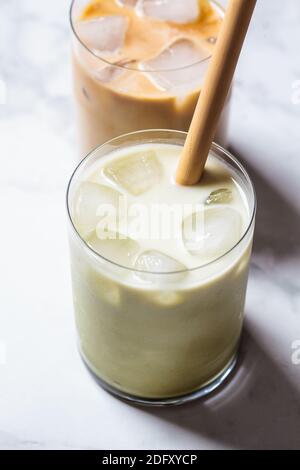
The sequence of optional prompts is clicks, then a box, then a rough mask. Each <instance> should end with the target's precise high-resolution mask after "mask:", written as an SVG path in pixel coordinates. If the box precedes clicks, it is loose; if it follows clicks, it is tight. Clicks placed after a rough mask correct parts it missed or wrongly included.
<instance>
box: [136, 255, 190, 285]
mask: <svg viewBox="0 0 300 470" xmlns="http://www.w3.org/2000/svg"><path fill="white" fill-rule="evenodd" d="M134 267H135V269H136V270H137V272H136V275H137V276H138V277H139V278H140V279H142V280H144V281H152V280H153V273H154V274H157V275H158V274H162V275H163V276H164V277H165V274H167V273H172V274H171V275H170V277H169V279H168V278H167V277H165V280H173V279H175V277H174V276H176V280H180V279H182V277H184V276H185V272H181V271H184V270H186V267H185V266H184V265H183V264H182V263H180V262H179V261H177V260H176V259H174V258H171V257H170V256H168V255H165V254H164V253H161V252H159V251H156V250H149V251H145V252H144V253H142V254H141V255H140V256H139V257H138V259H137V260H136V263H135V266H134ZM147 272H149V274H148V273H147ZM177 272H178V274H176V275H175V273H177ZM150 273H152V274H150ZM161 280H163V279H161Z"/></svg>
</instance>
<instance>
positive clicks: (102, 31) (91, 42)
mask: <svg viewBox="0 0 300 470" xmlns="http://www.w3.org/2000/svg"><path fill="white" fill-rule="evenodd" d="M127 29H128V18H126V17H125V16H121V15H119V16H118V15H115V16H103V17H100V18H96V19H93V20H85V21H80V22H78V23H77V27H76V30H77V34H78V35H79V37H80V39H81V40H82V41H83V42H84V43H85V44H86V45H87V46H88V47H89V48H90V49H91V50H92V51H93V52H94V53H95V54H97V53H98V54H101V55H105V54H110V55H112V54H115V53H117V52H119V51H120V50H121V49H122V47H123V45H124V42H125V37H126V32H127Z"/></svg>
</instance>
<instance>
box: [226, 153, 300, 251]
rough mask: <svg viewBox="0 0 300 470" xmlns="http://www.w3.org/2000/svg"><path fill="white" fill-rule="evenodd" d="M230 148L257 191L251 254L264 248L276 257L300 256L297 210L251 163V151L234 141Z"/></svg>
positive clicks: (299, 223)
mask: <svg viewBox="0 0 300 470" xmlns="http://www.w3.org/2000/svg"><path fill="white" fill-rule="evenodd" d="M229 150H230V152H232V153H233V155H238V156H239V158H240V160H241V161H242V162H243V164H245V166H246V168H247V170H248V172H249V174H250V176H251V178H252V180H253V182H254V185H255V189H256V193H257V199H258V209H257V217H256V229H255V242H254V254H258V255H259V254H261V253H265V252H267V253H270V254H271V255H272V257H273V258H274V259H275V260H276V259H284V258H291V257H294V256H295V255H296V256H299V257H300V245H299V240H300V211H297V208H296V207H295V206H293V205H292V204H291V203H290V202H289V201H288V200H287V199H286V198H285V197H284V195H283V194H282V193H281V192H280V191H279V190H278V189H277V188H276V186H275V182H274V185H271V184H270V182H269V181H267V180H266V179H265V178H264V177H263V175H262V174H260V173H259V172H258V171H257V169H255V168H254V167H253V166H252V165H251V155H247V156H246V155H243V153H242V152H240V150H239V149H238V147H236V146H233V145H232V146H231V147H230V149H229ZM270 171H272V169H271V168H270ZM295 202H296V201H295Z"/></svg>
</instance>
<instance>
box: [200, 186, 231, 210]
mask: <svg viewBox="0 0 300 470" xmlns="http://www.w3.org/2000/svg"><path fill="white" fill-rule="evenodd" d="M231 200H232V191H231V190H230V189H228V188H220V189H217V190H216V191H213V192H211V193H210V195H209V196H208V198H207V199H206V201H205V204H206V205H208V206H209V205H210V204H228V203H229V202H230V201H231Z"/></svg>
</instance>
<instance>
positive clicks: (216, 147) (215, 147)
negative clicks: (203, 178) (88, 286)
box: [66, 129, 257, 276]
mask: <svg viewBox="0 0 300 470" xmlns="http://www.w3.org/2000/svg"><path fill="white" fill-rule="evenodd" d="M159 132H161V133H166V134H168V133H172V134H177V135H180V136H185V137H186V136H187V132H183V131H178V130H172V129H145V130H140V131H135V132H129V133H126V134H122V135H120V136H118V137H114V138H113V139H110V140H108V141H107V142H105V143H104V144H102V145H99V146H98V147H96V148H95V149H93V150H92V151H91V152H89V153H88V154H87V156H86V157H85V158H83V159H82V160H81V162H80V163H79V164H78V165H77V166H76V168H75V170H74V171H73V173H72V175H71V177H70V180H69V183H68V186H67V192H66V205H67V214H68V221H69V223H70V224H71V228H72V230H73V232H74V233H75V236H76V237H77V238H78V239H79V241H80V243H83V245H84V247H85V248H86V249H87V250H88V251H89V252H90V253H91V254H92V255H94V256H96V258H98V259H100V260H101V261H105V262H107V263H109V264H111V265H113V266H116V267H118V268H121V269H124V270H126V271H129V272H136V273H141V274H148V275H153V276H164V275H169V276H170V275H175V274H182V273H187V272H195V271H198V270H200V269H204V268H207V267H208V266H212V265H213V264H215V263H217V262H219V261H220V260H221V259H222V258H225V257H226V256H227V255H229V253H231V252H233V251H234V250H235V249H236V248H237V247H238V246H239V245H240V244H241V243H242V242H243V241H244V240H245V239H246V237H247V235H248V234H249V232H250V230H251V228H252V226H253V223H254V221H255V216H256V210H257V196H256V191H255V188H254V185H253V183H252V180H251V178H250V176H249V174H248V172H247V170H246V169H245V168H244V166H243V165H242V164H241V163H240V162H239V160H238V159H237V158H236V157H235V156H234V155H232V153H231V152H229V151H228V150H226V149H224V148H223V147H221V145H219V144H217V143H215V142H213V143H212V146H211V149H212V150H218V151H220V152H221V153H222V154H224V155H226V157H227V158H228V159H229V160H230V162H231V163H232V162H233V163H234V164H235V165H236V166H237V167H238V170H239V171H240V172H241V173H242V175H243V176H244V177H245V179H246V181H247V183H248V184H249V187H250V189H251V193H252V196H253V209H252V213H251V216H250V217H249V223H248V225H247V228H246V229H245V231H244V232H243V234H242V236H241V237H240V238H239V240H238V242H237V243H235V244H234V245H233V246H232V247H231V248H230V249H229V250H227V251H226V252H225V253H223V254H222V255H220V256H218V257H217V258H215V259H213V260H212V261H209V262H208V263H205V264H201V265H200V266H196V267H194V268H186V269H181V270H178V271H170V272H166V271H165V272H152V271H146V270H142V269H136V268H133V267H129V266H124V265H122V264H120V263H117V262H115V261H113V260H110V259H108V258H106V257H105V256H103V255H100V253H98V252H97V251H95V250H94V249H93V248H92V247H91V246H90V245H89V244H88V243H87V242H86V241H85V240H84V238H83V237H82V236H81V235H80V233H79V232H78V230H77V228H76V227H75V224H74V222H73V219H72V216H71V210H70V204H69V196H70V190H71V186H72V183H73V180H74V177H75V176H76V174H77V173H78V172H79V170H80V169H81V167H82V166H83V165H84V164H85V163H86V162H87V161H88V160H89V159H90V158H92V157H93V155H95V154H96V152H98V151H99V150H101V149H103V148H104V147H105V146H107V145H109V144H112V143H114V142H116V141H117V140H118V139H121V138H124V137H130V136H138V135H139V134H147V133H149V134H152V133H159Z"/></svg>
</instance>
